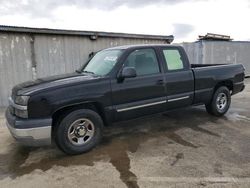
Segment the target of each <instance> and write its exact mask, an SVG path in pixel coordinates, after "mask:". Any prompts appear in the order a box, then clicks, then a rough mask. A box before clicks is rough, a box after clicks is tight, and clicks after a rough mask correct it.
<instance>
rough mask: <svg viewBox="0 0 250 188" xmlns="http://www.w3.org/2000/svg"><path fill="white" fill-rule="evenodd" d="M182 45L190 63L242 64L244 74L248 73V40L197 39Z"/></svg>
mask: <svg viewBox="0 0 250 188" xmlns="http://www.w3.org/2000/svg"><path fill="white" fill-rule="evenodd" d="M182 45H183V47H184V48H185V50H186V52H187V54H188V57H189V60H190V62H191V63H194V64H221V63H222V64H224V63H226V64H243V65H244V67H245V69H246V71H245V73H246V75H248V76H249V75H250V42H244V41H198V42H194V43H182ZM221 74H223V73H221Z"/></svg>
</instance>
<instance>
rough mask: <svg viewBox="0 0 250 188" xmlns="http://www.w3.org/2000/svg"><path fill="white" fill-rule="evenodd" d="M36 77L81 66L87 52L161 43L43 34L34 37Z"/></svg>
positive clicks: (66, 71)
mask: <svg viewBox="0 0 250 188" xmlns="http://www.w3.org/2000/svg"><path fill="white" fill-rule="evenodd" d="M34 40H35V41H34V44H35V57H36V66H37V68H36V71H37V78H40V77H45V76H50V75H55V74H62V73H68V72H72V71H74V70H76V69H77V68H79V67H80V66H82V65H83V64H84V63H85V62H86V61H87V59H88V56H89V53H91V52H96V51H99V50H101V49H104V48H108V47H112V46H119V45H126V44H141V43H149V42H150V43H163V41H161V40H143V39H123V38H103V37H102V38H98V40H95V41H91V40H90V39H89V38H88V37H77V36H70V37H69V36H44V35H37V36H35V38H34Z"/></svg>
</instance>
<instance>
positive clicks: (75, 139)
mask: <svg viewBox="0 0 250 188" xmlns="http://www.w3.org/2000/svg"><path fill="white" fill-rule="evenodd" d="M94 132H95V126H94V124H93V122H92V121H91V120H89V119H87V118H80V119H77V120H76V121H74V122H73V123H72V124H71V125H70V126H69V129H68V139H69V141H70V143H72V144H73V145H77V146H81V145H85V144H86V143H88V142H89V141H90V140H91V139H92V138H93V136H94Z"/></svg>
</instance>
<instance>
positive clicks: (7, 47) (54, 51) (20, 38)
mask: <svg viewBox="0 0 250 188" xmlns="http://www.w3.org/2000/svg"><path fill="white" fill-rule="evenodd" d="M155 38H156V39H153V37H152V36H151V37H150V38H148V39H147V36H144V38H142V37H138V38H136V36H134V37H131V38H129V36H126V37H122V36H121V37H109V36H106V37H98V39H97V40H90V38H89V36H80V35H65V34H63V35H59V34H57V35H49V34H39V33H35V34H34V33H33V34H30V33H27V34H26V33H13V32H11V33H9V32H0V106H6V105H8V100H7V99H8V96H10V92H11V88H12V87H13V86H14V85H16V84H18V83H21V82H24V81H27V80H33V79H36V78H41V77H46V76H50V75H56V74H62V73H68V72H72V71H74V70H76V69H77V68H79V67H80V66H82V65H83V64H84V62H86V60H87V59H88V56H89V53H91V52H96V51H98V50H101V49H103V48H107V47H112V46H119V45H126V44H142V43H166V40H164V39H160V38H159V39H157V37H155Z"/></svg>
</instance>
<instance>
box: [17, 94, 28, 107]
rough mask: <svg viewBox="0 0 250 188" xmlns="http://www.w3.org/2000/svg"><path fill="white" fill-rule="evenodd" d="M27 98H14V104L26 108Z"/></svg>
mask: <svg viewBox="0 0 250 188" xmlns="http://www.w3.org/2000/svg"><path fill="white" fill-rule="evenodd" d="M29 98H30V96H16V99H15V103H16V104H19V105H22V106H27V104H28V100H29Z"/></svg>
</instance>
